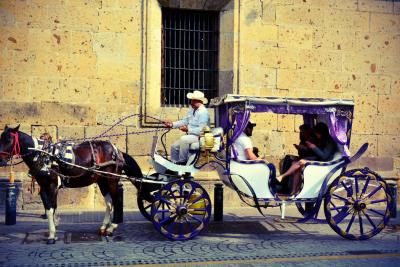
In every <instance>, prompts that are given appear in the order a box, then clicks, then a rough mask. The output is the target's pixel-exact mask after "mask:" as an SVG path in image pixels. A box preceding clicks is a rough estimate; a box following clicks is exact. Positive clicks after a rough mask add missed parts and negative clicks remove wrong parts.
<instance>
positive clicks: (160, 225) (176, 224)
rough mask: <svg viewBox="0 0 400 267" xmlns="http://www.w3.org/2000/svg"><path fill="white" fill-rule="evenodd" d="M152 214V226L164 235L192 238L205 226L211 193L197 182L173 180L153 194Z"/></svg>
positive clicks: (174, 238)
mask: <svg viewBox="0 0 400 267" xmlns="http://www.w3.org/2000/svg"><path fill="white" fill-rule="evenodd" d="M151 217H152V221H153V225H154V227H155V228H156V229H157V230H158V231H159V232H160V233H161V234H162V235H163V236H165V237H167V238H169V239H171V240H187V239H191V238H193V237H195V236H197V235H198V234H200V232H201V231H203V230H204V229H205V228H206V227H207V226H208V223H209V221H210V217H211V201H210V197H209V195H208V193H207V192H206V190H205V189H204V188H203V187H202V186H201V185H200V184H198V183H196V182H193V181H188V180H176V181H172V182H170V183H168V184H166V185H165V186H164V187H162V188H161V189H160V191H159V192H158V193H156V194H155V196H154V202H153V204H152V206H151Z"/></svg>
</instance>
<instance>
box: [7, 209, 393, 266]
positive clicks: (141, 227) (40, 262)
mask: <svg viewBox="0 0 400 267" xmlns="http://www.w3.org/2000/svg"><path fill="white" fill-rule="evenodd" d="M267 212H268V214H269V215H268V216H267V217H266V218H264V217H262V216H261V215H260V214H258V213H257V210H255V209H252V208H249V207H244V208H236V209H225V211H224V222H211V223H210V226H209V229H208V231H206V232H204V233H202V234H201V235H200V236H198V237H196V238H194V239H192V240H189V241H184V242H181V241H175V242H173V241H169V240H167V239H165V238H164V237H163V236H161V235H160V234H159V233H158V232H157V231H156V230H155V229H154V228H153V226H152V224H151V223H150V222H148V221H146V220H145V219H143V217H142V216H141V215H140V213H139V212H138V211H125V213H124V223H123V224H120V226H119V228H118V231H117V233H116V234H115V235H114V236H113V237H100V236H98V235H97V229H98V227H99V226H100V223H101V221H102V216H103V214H102V213H101V212H87V211H84V212H83V211H82V212H71V211H60V212H59V214H60V218H61V222H60V225H59V226H58V231H57V236H58V238H59V240H58V241H57V243H56V244H55V245H46V244H45V240H46V234H47V222H46V221H45V220H43V219H40V218H39V215H40V212H39V211H32V212H23V213H19V214H18V218H17V224H16V225H12V226H7V225H4V223H2V224H0V266H111V265H141V264H146V265H150V266H160V265H165V264H167V265H168V264H169V266H177V265H179V266H204V265H211V264H212V265H214V266H215V265H217V266H234V265H235V266H236V265H242V266H265V264H267V263H268V266H331V265H332V264H333V265H335V266H348V265H352V266H372V265H375V264H374V263H376V265H381V264H384V265H385V266H399V265H400V218H396V219H392V220H391V221H390V223H389V225H388V227H387V228H385V229H384V230H383V231H382V232H381V233H380V234H378V235H377V236H375V237H374V238H372V239H370V240H367V241H349V240H345V239H343V238H341V237H340V236H338V235H337V234H336V233H335V232H334V231H333V230H332V229H331V228H330V227H329V225H328V224H315V223H297V222H295V220H294V217H296V218H299V217H300V216H299V213H298V212H297V210H296V208H295V207H288V208H287V215H288V217H287V219H286V220H280V217H279V208H271V209H269V210H268V211H267ZM0 221H1V222H4V216H3V215H2V216H0Z"/></svg>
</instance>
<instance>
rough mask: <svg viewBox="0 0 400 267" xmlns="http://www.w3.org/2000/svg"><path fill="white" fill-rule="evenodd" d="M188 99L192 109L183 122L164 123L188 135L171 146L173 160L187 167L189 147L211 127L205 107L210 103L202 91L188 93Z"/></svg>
mask: <svg viewBox="0 0 400 267" xmlns="http://www.w3.org/2000/svg"><path fill="white" fill-rule="evenodd" d="M186 97H187V98H188V99H189V100H190V108H189V111H188V113H187V116H186V117H185V118H183V119H182V120H179V121H175V122H171V121H168V120H166V121H163V123H164V125H165V126H166V127H169V128H179V129H180V130H181V131H182V132H185V133H186V135H183V136H181V137H180V138H179V139H178V140H176V141H175V142H174V143H173V144H172V146H171V160H172V162H174V163H176V164H181V165H185V164H186V161H187V160H188V158H189V147H190V145H191V144H193V143H196V142H198V141H199V136H200V133H201V131H202V130H203V128H204V126H210V114H209V113H208V110H207V109H206V107H205V106H204V105H205V104H207V103H208V100H207V98H205V97H204V94H203V93H202V92H200V91H194V92H193V93H188V94H187V95H186Z"/></svg>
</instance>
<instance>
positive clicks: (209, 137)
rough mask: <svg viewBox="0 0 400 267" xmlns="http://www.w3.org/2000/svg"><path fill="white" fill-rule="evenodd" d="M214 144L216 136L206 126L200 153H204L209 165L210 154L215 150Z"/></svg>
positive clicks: (201, 137)
mask: <svg viewBox="0 0 400 267" xmlns="http://www.w3.org/2000/svg"><path fill="white" fill-rule="evenodd" d="M214 144H215V140H214V135H213V134H212V132H211V129H210V127H208V126H204V128H203V132H202V133H201V135H200V151H201V152H203V155H204V158H205V161H206V162H207V163H208V162H209V157H210V155H209V154H210V151H211V150H212V149H213V147H214Z"/></svg>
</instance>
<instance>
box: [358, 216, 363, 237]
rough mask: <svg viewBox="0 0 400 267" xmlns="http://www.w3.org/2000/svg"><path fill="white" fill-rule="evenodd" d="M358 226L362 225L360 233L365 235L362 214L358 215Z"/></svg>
mask: <svg viewBox="0 0 400 267" xmlns="http://www.w3.org/2000/svg"><path fill="white" fill-rule="evenodd" d="M358 224H359V225H360V233H361V235H364V226H363V221H362V217H361V214H360V212H359V213H358Z"/></svg>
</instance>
